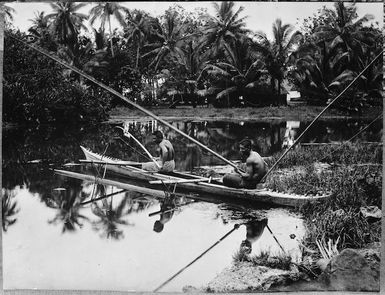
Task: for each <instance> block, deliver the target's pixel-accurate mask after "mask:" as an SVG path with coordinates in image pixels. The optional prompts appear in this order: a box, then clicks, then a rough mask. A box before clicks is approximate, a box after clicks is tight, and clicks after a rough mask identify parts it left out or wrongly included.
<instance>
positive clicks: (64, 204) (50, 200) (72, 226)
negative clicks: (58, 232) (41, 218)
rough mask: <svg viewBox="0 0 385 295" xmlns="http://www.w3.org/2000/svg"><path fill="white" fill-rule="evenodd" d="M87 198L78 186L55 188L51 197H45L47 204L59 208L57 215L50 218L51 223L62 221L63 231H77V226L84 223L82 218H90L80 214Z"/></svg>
mask: <svg viewBox="0 0 385 295" xmlns="http://www.w3.org/2000/svg"><path fill="white" fill-rule="evenodd" d="M84 198H85V194H84V193H82V192H81V191H79V188H77V187H76V186H69V187H68V188H67V189H63V190H54V191H53V193H52V194H50V196H49V197H46V198H44V199H43V200H44V202H45V204H46V205H47V206H48V207H49V208H52V209H57V210H58V212H57V213H56V216H55V217H54V218H53V219H51V220H49V221H48V223H49V224H58V223H62V224H63V228H62V232H63V233H64V232H66V231H75V230H76V227H79V228H81V227H82V226H83V224H82V223H81V222H80V220H81V219H83V220H87V221H88V220H89V219H88V218H87V217H86V216H84V215H82V214H80V212H79V210H80V209H81V208H82V206H81V205H80V203H81V202H82V200H83V199H84Z"/></svg>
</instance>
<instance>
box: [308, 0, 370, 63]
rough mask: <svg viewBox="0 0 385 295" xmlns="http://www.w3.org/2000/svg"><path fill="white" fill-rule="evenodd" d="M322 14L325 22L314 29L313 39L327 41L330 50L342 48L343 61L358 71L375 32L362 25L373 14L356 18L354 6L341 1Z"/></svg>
mask: <svg viewBox="0 0 385 295" xmlns="http://www.w3.org/2000/svg"><path fill="white" fill-rule="evenodd" d="M324 14H325V17H326V19H327V22H325V24H324V25H321V26H318V27H317V28H316V29H315V34H314V38H315V40H316V41H321V42H322V41H326V42H328V46H329V47H330V49H331V50H332V51H335V52H336V51H338V50H339V49H340V50H343V52H345V53H346V54H345V61H346V62H347V63H349V64H350V68H351V69H352V70H354V71H358V69H360V68H362V66H363V63H364V61H363V59H364V58H365V56H366V50H367V48H368V47H371V46H372V45H373V44H374V43H375V34H373V32H370V31H368V30H365V28H364V27H363V24H364V23H366V22H368V21H369V20H371V19H373V18H374V17H373V15H370V14H366V15H364V16H363V17H361V18H358V16H357V8H356V6H355V5H354V4H344V3H343V2H341V1H338V2H335V3H334V10H332V9H325V11H324ZM357 18H358V19H357Z"/></svg>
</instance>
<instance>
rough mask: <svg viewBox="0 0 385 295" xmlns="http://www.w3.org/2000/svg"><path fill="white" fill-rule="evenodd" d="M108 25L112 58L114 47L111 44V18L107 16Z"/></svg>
mask: <svg viewBox="0 0 385 295" xmlns="http://www.w3.org/2000/svg"><path fill="white" fill-rule="evenodd" d="M108 24H109V26H110V43H111V55H112V57H114V56H115V55H114V45H113V44H112V30H111V18H110V17H109V16H108Z"/></svg>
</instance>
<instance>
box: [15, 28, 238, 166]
mask: <svg viewBox="0 0 385 295" xmlns="http://www.w3.org/2000/svg"><path fill="white" fill-rule="evenodd" d="M9 37H11V38H12V39H14V40H16V41H18V42H20V43H22V44H24V45H25V46H27V47H30V48H32V49H34V50H36V51H38V52H40V53H41V54H43V55H45V56H47V57H49V58H51V59H53V60H54V61H56V62H57V63H59V64H61V65H62V66H64V67H66V68H69V69H71V70H72V71H74V72H75V73H78V74H79V75H80V76H82V77H84V78H86V79H88V80H90V81H91V82H93V83H95V84H96V85H98V86H99V87H101V88H103V89H105V90H107V91H108V92H110V93H112V94H113V95H115V96H117V97H119V98H120V99H122V100H124V101H125V102H127V103H128V104H129V105H131V106H133V107H135V108H137V109H138V110H139V111H141V112H143V113H145V114H146V115H148V116H150V117H152V118H154V119H155V120H157V121H159V122H161V123H162V124H164V125H166V126H167V127H169V128H170V129H172V130H174V131H175V132H177V133H179V134H180V135H182V136H184V137H186V138H188V139H189V140H190V141H192V142H193V143H195V144H196V145H198V146H200V147H201V148H203V149H204V150H206V151H208V152H209V153H211V154H213V155H214V156H216V157H217V158H219V159H221V160H222V161H224V162H226V163H227V164H229V165H231V166H232V167H234V168H237V165H235V164H234V163H233V162H231V161H229V160H227V159H226V158H224V157H223V156H222V155H220V154H218V153H217V152H215V151H213V150H211V149H210V148H208V147H207V146H205V145H204V144H202V143H201V142H199V141H197V140H196V139H194V138H192V137H191V136H189V135H187V134H185V133H184V132H183V131H180V130H179V129H178V128H175V127H174V126H172V125H171V124H170V123H168V122H167V121H165V120H163V119H162V118H160V117H158V116H157V115H155V114H154V113H152V112H150V111H148V110H146V109H145V108H143V107H141V106H140V105H138V104H136V103H134V102H132V101H131V100H129V99H128V98H126V97H124V96H123V95H122V94H121V93H119V92H117V91H116V90H114V89H112V88H110V87H108V86H107V85H105V84H104V83H102V82H99V81H97V80H96V79H95V78H93V77H92V76H90V75H88V74H86V73H84V72H83V71H81V70H79V69H78V68H76V67H74V66H72V65H69V64H67V63H66V62H64V61H62V60H61V59H59V58H57V57H55V56H53V55H51V54H49V53H47V52H46V51H45V50H43V49H41V48H38V47H36V46H34V45H31V44H28V43H27V42H25V41H23V40H20V39H19V38H16V37H15V36H12V35H9Z"/></svg>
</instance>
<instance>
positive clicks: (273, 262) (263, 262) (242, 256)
mask: <svg viewBox="0 0 385 295" xmlns="http://www.w3.org/2000/svg"><path fill="white" fill-rule="evenodd" d="M233 261H234V262H244V261H247V262H251V263H253V265H255V266H266V267H269V268H278V269H283V270H289V269H290V266H291V257H290V256H289V255H286V254H284V253H281V254H279V255H272V254H271V253H270V252H268V251H261V253H260V254H259V255H254V256H250V255H248V254H246V253H245V252H244V251H242V250H239V251H237V252H236V253H235V254H234V255H233Z"/></svg>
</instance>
